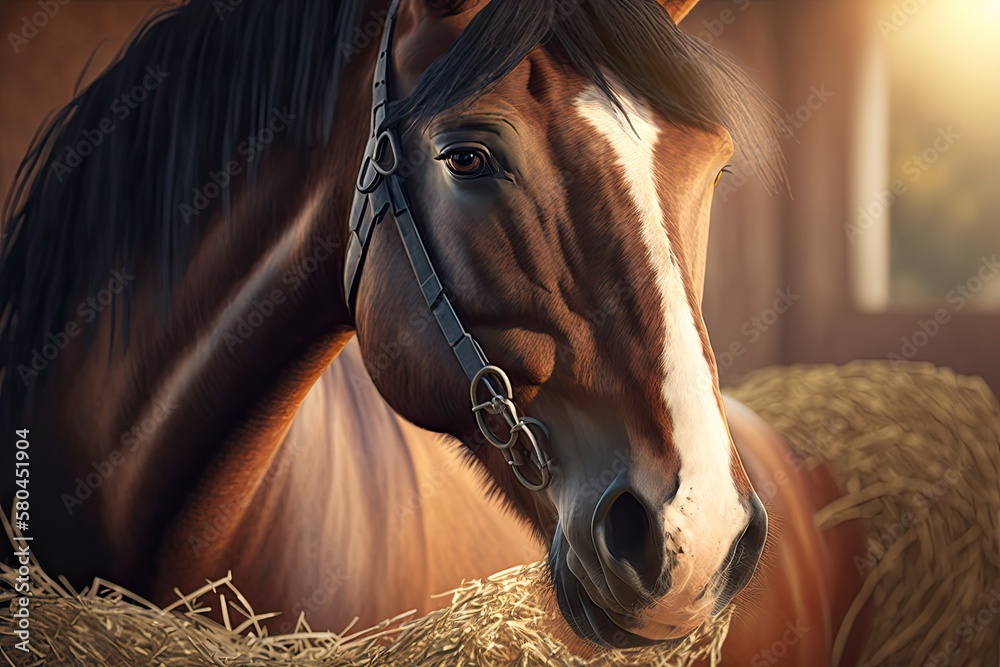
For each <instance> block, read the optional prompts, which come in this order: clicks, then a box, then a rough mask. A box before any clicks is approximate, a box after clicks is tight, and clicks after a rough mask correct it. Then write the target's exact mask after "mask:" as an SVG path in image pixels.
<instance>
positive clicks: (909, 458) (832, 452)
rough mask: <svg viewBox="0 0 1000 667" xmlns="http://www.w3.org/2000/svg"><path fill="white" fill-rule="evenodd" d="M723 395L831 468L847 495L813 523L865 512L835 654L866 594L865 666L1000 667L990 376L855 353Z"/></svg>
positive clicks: (998, 472) (777, 372) (999, 434)
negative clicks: (863, 545)
mask: <svg viewBox="0 0 1000 667" xmlns="http://www.w3.org/2000/svg"><path fill="white" fill-rule="evenodd" d="M727 393H729V394H731V395H732V396H733V397H734V398H737V399H739V400H741V401H743V402H744V403H746V404H747V405H748V406H749V407H750V408H752V409H753V410H754V411H756V412H757V414H759V415H760V416H761V417H763V418H764V419H765V420H766V421H768V422H769V423H770V424H771V425H772V426H773V427H774V428H776V429H777V430H778V431H780V432H782V433H783V434H785V436H786V437H787V438H788V439H789V440H790V441H791V442H792V444H793V447H794V448H795V449H796V450H797V451H798V452H799V453H800V454H801V455H802V456H803V457H804V458H805V459H806V461H807V465H811V466H816V465H819V464H821V463H827V464H828V465H829V466H830V468H831V469H832V470H833V473H834V476H835V477H836V478H837V479H838V480H839V481H840V483H841V488H842V489H844V490H845V491H846V492H847V495H846V496H845V497H843V498H841V499H839V500H838V501H836V502H834V503H833V504H831V505H830V506H828V507H826V508H825V509H823V510H822V511H820V512H819V513H818V514H817V515H816V524H817V525H818V526H820V527H822V528H830V527H832V526H835V525H837V524H838V523H841V522H843V521H847V520H850V519H855V518H859V517H860V518H863V519H864V521H865V526H866V532H867V534H868V553H867V554H866V555H865V556H864V557H863V558H858V559H855V565H856V566H857V567H858V568H859V571H860V572H863V573H865V574H867V575H868V578H867V580H866V582H865V585H864V588H863V590H862V592H861V594H860V595H859V597H858V599H857V600H856V601H855V603H854V606H853V607H852V608H851V616H849V618H848V619H847V620H846V621H845V624H844V626H843V627H842V628H841V631H840V633H839V635H838V638H837V644H836V646H835V650H836V652H837V655H839V652H840V651H841V650H842V649H843V644H844V642H845V640H846V636H847V632H848V631H849V629H850V627H851V623H852V622H853V620H854V618H855V616H856V614H857V613H858V612H859V611H860V610H861V608H862V606H863V605H864V603H865V602H866V601H868V600H869V599H871V600H872V601H873V602H874V605H875V612H874V617H873V629H872V635H871V638H870V639H869V641H868V646H867V650H866V654H865V664H871V665H900V666H904V665H905V666H907V667H909V666H911V665H924V664H929V665H935V666H937V665H945V664H947V665H955V666H957V665H962V666H967V667H980V666H982V667H996V666H997V665H1000V612H997V611H995V610H998V609H1000V408H998V405H997V399H996V397H995V396H994V395H993V393H992V392H991V391H990V389H989V387H988V386H987V385H986V383H985V382H983V381H982V380H981V379H978V378H968V377H960V376H957V375H955V374H954V373H953V372H951V371H950V370H945V369H938V368H934V367H933V366H930V365H927V364H902V365H900V366H899V368H896V369H894V368H893V367H892V365H891V364H889V363H885V362H854V363H851V364H848V365H846V366H842V367H834V366H816V367H793V368H790V369H789V368H769V369H765V370H763V371H758V372H756V373H753V374H751V375H750V376H749V377H747V378H746V380H745V381H744V382H743V383H742V384H741V385H740V386H739V387H738V388H736V389H734V390H732V391H730V392H727ZM949 643H953V644H952V646H953V647H956V648H958V649H959V650H960V652H958V653H956V654H954V655H949V653H948V651H949V646H948V645H949ZM835 658H836V656H835ZM833 664H836V661H834V663H833Z"/></svg>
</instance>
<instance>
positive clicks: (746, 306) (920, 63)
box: [0, 0, 1000, 392]
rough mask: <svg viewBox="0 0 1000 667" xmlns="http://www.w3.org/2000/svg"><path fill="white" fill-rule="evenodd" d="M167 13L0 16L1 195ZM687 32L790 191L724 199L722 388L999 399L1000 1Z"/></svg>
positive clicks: (25, 3)
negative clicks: (754, 124) (867, 390)
mask: <svg viewBox="0 0 1000 667" xmlns="http://www.w3.org/2000/svg"><path fill="white" fill-rule="evenodd" d="M41 4H44V5H46V6H47V7H49V10H48V15H47V16H46V17H45V20H44V21H40V20H38V19H37V14H38V12H39V11H40V7H41ZM162 6H163V3H154V2H148V1H147V0H47V1H45V2H42V3H39V0H4V1H3V2H2V4H0V29H2V34H3V35H4V43H3V44H0V90H2V95H0V190H2V191H3V193H4V194H6V192H7V190H8V189H9V187H10V184H11V182H12V180H13V177H14V173H15V171H16V168H17V165H18V163H19V161H20V159H21V157H22V156H23V154H24V152H25V151H26V150H27V148H28V145H29V143H30V141H31V138H32V136H33V135H34V132H35V130H36V129H37V127H38V125H39V123H40V122H41V121H42V119H43V118H45V116H46V115H47V114H48V113H50V112H51V111H52V110H53V109H56V108H58V107H60V106H62V105H63V104H65V103H66V102H67V101H68V100H69V99H70V97H71V95H72V92H73V90H74V87H75V85H76V84H77V81H78V79H79V77H80V72H81V70H82V69H83V67H84V65H85V64H86V63H87V61H88V59H89V58H91V57H93V62H92V64H91V66H90V70H89V71H90V72H91V73H97V72H99V71H100V70H101V69H103V68H104V67H105V66H106V65H107V63H108V62H110V60H111V59H112V58H113V56H114V55H115V53H116V52H117V50H118V48H119V47H120V46H121V44H122V43H123V41H124V40H125V39H126V38H127V36H128V35H129V34H130V33H131V31H132V30H133V29H134V28H135V26H136V25H137V24H139V23H140V22H141V21H142V20H143V18H144V17H146V16H147V15H148V14H149V13H150V11H151V10H152V9H154V8H155V7H162ZM29 24H31V25H33V26H34V29H32V28H31V27H30V26H29ZM36 24H38V25H36ZM682 27H683V28H684V29H685V30H687V31H688V32H690V33H692V34H695V35H698V36H699V37H700V38H701V39H703V40H704V41H706V42H709V43H711V44H713V45H714V46H716V47H718V48H721V49H723V50H725V51H727V52H728V53H730V54H732V55H733V56H734V57H735V58H736V59H737V60H739V61H740V62H741V63H742V64H743V65H744V66H745V67H746V68H747V69H748V70H749V71H750V72H751V74H752V75H753V77H754V78H755V79H756V80H757V81H758V82H759V83H760V84H761V86H762V87H763V88H764V89H765V90H766V91H767V92H768V93H769V94H770V95H771V96H772V97H773V98H774V99H775V100H776V101H777V102H778V104H779V105H780V106H781V107H782V108H783V110H784V112H785V113H786V114H787V117H786V125H787V132H786V133H785V135H786V136H785V137H784V138H783V140H782V148H783V150H784V153H785V157H786V159H787V170H788V176H789V181H790V192H789V193H782V194H780V195H769V194H767V193H766V192H765V191H764V190H763V188H762V187H761V186H760V184H759V183H758V182H757V181H755V180H754V179H753V178H752V177H748V175H747V173H746V171H745V169H743V168H742V167H741V165H740V164H738V163H737V164H736V165H735V169H734V171H735V173H734V174H733V175H730V176H727V177H726V178H725V180H724V181H723V182H722V183H721V184H720V186H719V188H718V190H717V193H716V198H715V205H714V212H713V223H712V224H713V227H712V234H711V242H710V249H709V269H708V284H707V291H706V301H705V314H706V317H707V320H708V325H709V331H710V332H711V335H712V341H713V346H714V348H715V350H716V354H717V356H718V359H719V368H720V373H721V375H722V379H723V382H724V383H732V382H735V381H738V380H739V379H740V378H741V377H742V376H743V375H745V374H746V373H747V372H749V371H752V370H754V369H756V368H760V367H763V366H768V365H773V364H792V363H825V362H831V363H844V362H847V361H849V360H852V359H858V358H865V359H884V360H894V361H900V360H916V361H929V362H933V363H935V364H938V365H942V366H948V367H951V368H954V369H955V370H956V371H958V372H960V373H963V374H972V375H980V376H983V377H985V378H986V380H987V381H988V382H989V383H990V385H991V386H992V388H993V390H994V391H996V392H1000V335H998V334H1000V262H998V260H1000V157H998V156H1000V122H998V119H1000V0H885V1H883V0H702V2H701V3H700V4H699V6H698V7H697V8H696V9H695V10H694V11H693V12H692V13H691V15H690V16H689V17H688V18H687V19H686V20H685V21H684V23H683V24H682ZM28 35H30V37H28ZM86 81H87V78H86V77H85V78H84V82H86ZM123 168H128V166H127V165H123Z"/></svg>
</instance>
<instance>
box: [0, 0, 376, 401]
mask: <svg viewBox="0 0 1000 667" xmlns="http://www.w3.org/2000/svg"><path fill="white" fill-rule="evenodd" d="M364 4H365V3H364V0H191V1H190V2H189V3H187V4H184V5H182V6H179V7H174V8H170V9H167V10H166V11H163V12H161V13H159V14H157V15H156V16H154V17H153V18H151V20H149V21H148V22H146V23H145V24H144V25H143V26H142V27H141V28H139V30H138V31H137V32H136V33H135V34H134V35H133V37H132V39H131V40H129V44H128V45H127V46H126V47H125V48H124V49H123V50H122V52H121V53H119V54H118V57H117V58H116V60H115V62H114V63H113V64H112V65H111V66H110V67H108V69H107V70H106V71H104V72H103V73H102V74H101V75H100V76H98V77H97V79H96V80H94V82H93V83H91V84H90V85H88V86H87V87H86V88H85V89H84V90H83V91H82V92H80V93H79V94H78V95H77V97H76V98H75V99H74V100H73V101H71V102H70V103H69V104H68V105H67V106H65V107H64V108H63V109H61V110H60V111H58V112H57V113H55V114H54V115H53V116H52V117H51V118H50V119H49V120H48V121H47V122H46V123H45V124H44V125H43V126H42V128H41V129H40V130H39V132H38V134H37V136H36V137H35V140H34V141H33V143H32V146H31V149H30V150H29V152H28V154H27V155H26V157H25V159H24V161H23V162H22V164H21V167H20V168H19V170H18V174H17V177H16V179H15V183H14V187H13V188H12V190H11V193H10V195H9V197H8V199H7V201H6V202H5V205H4V211H3V225H2V228H3V231H4V232H5V238H4V240H3V244H2V246H0V350H2V352H0V403H2V407H0V412H4V411H7V414H17V412H18V411H19V409H18V407H16V406H21V405H23V401H24V400H25V399H26V397H27V396H28V391H27V390H28V389H29V387H28V386H26V385H28V384H34V383H28V382H24V381H22V378H21V377H20V375H19V374H18V370H17V368H18V366H19V365H21V364H28V363H30V358H31V355H32V351H33V350H35V349H40V348H41V346H42V345H43V344H44V343H45V339H46V336H47V334H48V333H50V332H51V333H54V332H56V331H62V330H63V328H64V327H65V326H66V324H67V322H68V321H71V320H72V318H73V317H75V308H76V303H75V302H74V301H73V300H74V299H76V300H78V299H81V298H85V297H86V296H87V295H91V294H93V293H94V292H95V290H99V289H100V287H101V286H106V285H107V284H108V280H109V277H110V276H111V274H112V271H115V270H126V271H129V270H133V269H135V268H136V267H135V262H136V261H137V255H138V253H139V252H140V251H143V250H145V251H146V252H147V253H148V252H149V251H154V252H155V253H156V254H155V255H154V256H153V257H158V258H159V264H158V267H154V270H155V269H156V268H158V269H159V271H160V273H161V277H160V278H161V279H160V282H161V284H162V285H164V286H165V288H164V297H163V304H164V306H163V307H164V309H166V303H167V296H168V294H169V289H168V288H169V286H170V285H172V284H173V281H174V280H175V278H176V277H177V276H178V275H179V274H180V273H181V272H183V270H184V267H185V265H186V261H187V259H188V254H189V250H190V248H191V247H192V245H193V243H194V242H195V241H196V240H197V239H198V238H199V235H200V234H201V232H202V229H203V227H204V224H203V223H204V222H205V220H203V218H205V217H207V216H198V215H191V213H190V210H188V211H187V214H186V215H185V214H184V211H185V209H184V208H183V207H184V206H185V205H188V206H190V205H191V202H192V198H193V196H194V195H193V193H194V191H195V189H196V188H199V187H200V186H204V185H205V184H206V182H207V177H208V175H209V174H210V172H212V171H213V170H219V169H220V167H221V166H222V165H226V164H228V162H229V160H230V159H234V158H235V157H236V152H237V151H238V150H239V146H240V144H241V142H243V141H244V140H246V139H247V138H248V137H250V136H253V135H255V134H257V133H258V132H259V131H260V130H261V128H263V127H264V126H265V124H266V123H267V121H268V120H269V117H270V116H271V115H272V114H274V113H276V112H281V111H282V110H287V111H288V112H289V113H290V114H292V115H294V116H295V117H296V120H295V122H294V123H293V124H291V126H290V127H289V129H288V130H287V132H284V133H283V134H282V138H283V139H287V140H291V141H294V142H298V143H299V144H303V145H315V144H316V143H317V142H325V141H326V140H327V138H328V136H329V134H330V132H331V129H332V123H333V110H334V106H335V104H336V101H337V88H338V85H339V76H340V72H341V70H342V68H343V67H344V65H345V63H346V62H348V61H349V60H350V58H351V56H352V55H354V54H355V52H356V51H357V49H355V48H354V47H355V41H356V40H355V33H354V30H355V27H356V25H357V24H358V23H359V21H360V16H361V13H362V8H363V6H364ZM151 72H152V73H154V74H158V76H152V74H151ZM164 73H165V75H164ZM144 80H145V85H144ZM137 86H139V87H142V88H144V89H145V93H143V92H139V94H138V95H133V91H135V90H136V87H137ZM122 95H127V96H129V98H128V103H126V102H123V101H122ZM139 97H144V98H145V99H143V100H142V101H138V98H139ZM133 107H134V108H133ZM109 123H110V125H109ZM108 128H112V129H111V130H110V131H107V130H108ZM88 133H89V138H88ZM95 133H96V134H95ZM286 135H287V136H286ZM97 136H100V137H101V141H100V142H99V143H97V142H96V141H94V140H95V139H96V137H97ZM81 142H83V146H84V148H83V150H88V147H91V148H92V150H91V151H90V152H89V154H88V155H85V156H80V159H79V162H78V161H77V158H74V157H72V152H73V151H75V150H76V149H77V148H79V147H80V146H81ZM95 143H96V146H95V145H94V144H95ZM83 150H81V151H78V155H79V153H82V152H83ZM72 165H77V166H75V167H74V166H72ZM252 166H253V164H251V165H250V168H252ZM251 177H252V174H251ZM218 201H219V202H220V205H221V206H223V207H225V208H227V206H228V192H226V191H224V192H223V193H222V195H221V196H220V197H218ZM143 257H148V255H144V256H143ZM81 290H82V291H81ZM128 308H129V304H128V300H127V299H125V298H122V299H120V300H119V301H116V302H115V303H114V305H113V306H112V309H113V311H112V312H113V315H114V316H115V317H116V321H118V322H119V324H121V323H122V322H124V321H127V314H128ZM114 309H117V310H118V312H117V313H115V312H114ZM120 330H124V328H122V329H120ZM11 411H13V412H11Z"/></svg>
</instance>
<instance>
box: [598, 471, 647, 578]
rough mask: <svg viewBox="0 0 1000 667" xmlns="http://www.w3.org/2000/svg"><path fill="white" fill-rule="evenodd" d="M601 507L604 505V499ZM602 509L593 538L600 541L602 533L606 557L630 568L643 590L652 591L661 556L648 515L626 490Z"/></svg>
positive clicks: (635, 498) (639, 502) (644, 508)
mask: <svg viewBox="0 0 1000 667" xmlns="http://www.w3.org/2000/svg"><path fill="white" fill-rule="evenodd" d="M609 492H611V489H609V490H608V493H609ZM605 497H607V493H605ZM600 505H604V499H602V502H601V504H600ZM600 505H599V511H600V509H601V508H600ZM605 509H606V511H605V512H603V514H604V517H603V519H602V520H601V521H600V524H599V530H598V535H597V536H595V537H596V538H598V539H600V537H601V533H603V535H602V536H603V540H604V546H605V548H606V549H607V552H608V554H610V555H611V557H612V558H614V559H615V560H616V561H618V562H621V563H627V564H628V565H630V566H631V567H632V569H633V570H635V572H636V574H637V575H639V579H640V581H641V582H642V584H643V586H644V587H645V588H646V590H647V591H652V590H653V589H654V588H655V587H656V584H657V582H658V581H659V578H660V574H661V572H662V569H663V557H662V553H661V549H660V546H659V542H658V541H657V540H655V539H654V537H653V525H652V522H651V521H650V516H649V512H648V511H647V510H646V507H645V506H644V505H643V504H642V502H641V501H640V500H639V499H638V498H637V497H636V496H635V495H633V494H632V493H631V492H629V491H622V492H620V494H619V495H618V496H617V497H615V498H613V499H612V500H611V504H610V507H606V508H605Z"/></svg>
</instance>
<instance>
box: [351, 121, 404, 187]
mask: <svg viewBox="0 0 1000 667" xmlns="http://www.w3.org/2000/svg"><path fill="white" fill-rule="evenodd" d="M387 149H388V155H389V156H391V157H392V162H390V163H389V166H387V167H383V166H382V159H383V158H385V157H386V155H387V152H386V151H387ZM402 154H403V151H402V149H401V148H400V146H399V138H398V137H397V136H396V133H395V132H393V131H392V130H383V131H382V133H381V134H379V135H378V136H375V137H372V138H371V139H369V140H368V146H367V147H366V148H365V159H364V161H363V162H362V164H361V171H360V172H358V182H357V184H356V186H357V188H358V192H361V193H362V194H370V193H372V192H374V191H375V189H376V188H378V186H379V184H380V183H381V182H382V179H383V178H384V177H385V176H391V175H392V174H394V173H396V170H397V169H399V162H400V156H401V155H402Z"/></svg>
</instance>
